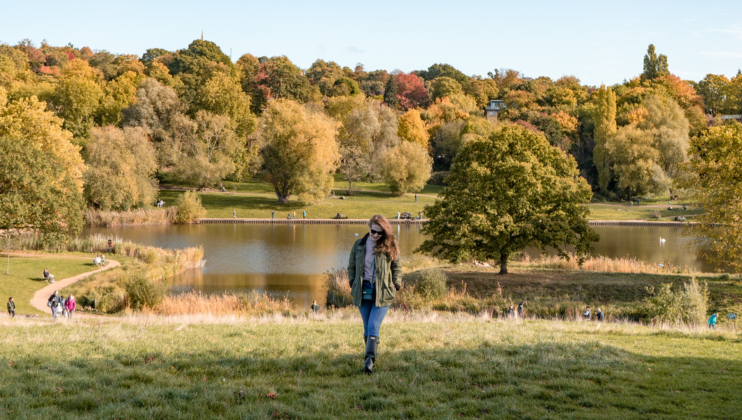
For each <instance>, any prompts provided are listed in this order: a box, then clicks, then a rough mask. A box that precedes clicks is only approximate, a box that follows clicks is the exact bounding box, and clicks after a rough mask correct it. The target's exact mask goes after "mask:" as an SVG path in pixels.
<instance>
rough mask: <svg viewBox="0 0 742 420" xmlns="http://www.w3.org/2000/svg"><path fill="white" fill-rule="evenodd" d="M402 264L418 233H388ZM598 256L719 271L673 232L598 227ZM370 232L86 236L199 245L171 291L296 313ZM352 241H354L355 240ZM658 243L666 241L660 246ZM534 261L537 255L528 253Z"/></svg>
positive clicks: (160, 231) (171, 229)
mask: <svg viewBox="0 0 742 420" xmlns="http://www.w3.org/2000/svg"><path fill="white" fill-rule="evenodd" d="M393 228H394V230H395V232H396V234H397V235H398V237H399V244H400V251H401V254H402V256H403V257H406V256H411V255H412V251H413V250H414V249H415V248H416V247H417V246H418V245H420V243H421V242H422V241H423V240H424V237H423V235H422V234H421V233H420V227H419V226H409V225H404V226H403V225H397V226H394V227H393ZM595 230H596V231H597V232H598V233H599V234H600V236H601V241H600V242H599V243H597V244H596V245H595V251H596V254H598V255H605V256H608V257H612V258H616V257H627V256H628V257H635V258H638V259H641V260H644V261H647V262H650V263H663V264H667V263H671V264H673V265H675V266H681V267H685V266H688V267H691V268H693V269H695V270H697V271H705V272H710V271H714V270H715V269H716V266H714V265H712V264H709V263H707V262H705V261H703V260H702V259H700V258H698V257H697V256H696V254H695V252H694V251H693V250H692V249H690V248H688V247H687V246H686V244H687V238H685V237H683V236H682V235H681V229H679V228H671V227H638V226H621V227H615V226H601V227H596V228H595ZM366 232H367V227H366V226H362V225H304V224H301V223H296V224H288V225H285V224H280V225H247V224H233V225H228V224H218V225H172V226H139V227H122V228H87V229H86V230H85V232H83V234H84V235H88V234H91V233H100V234H103V235H107V236H109V237H115V236H118V237H120V238H123V239H128V240H131V241H133V242H139V243H144V244H148V245H153V246H158V247H164V248H186V247H191V246H199V245H203V247H204V258H205V259H206V265H205V267H204V268H203V270H201V271H198V270H192V271H189V272H187V273H185V274H184V275H182V276H179V277H178V278H176V279H173V287H172V290H173V291H174V292H183V291H189V290H201V291H204V292H206V293H214V292H221V291H225V290H234V291H248V290H259V291H264V292H268V293H272V294H275V295H278V296H284V295H286V296H288V297H289V298H290V299H292V300H294V301H295V302H296V303H297V304H299V305H309V304H310V303H311V301H312V299H317V301H318V302H322V301H323V300H324V294H323V293H322V290H321V288H322V277H323V273H325V272H327V271H328V270H329V269H331V268H333V267H344V266H346V265H347V263H348V252H349V251H350V248H351V246H352V245H353V242H354V241H355V240H356V239H358V238H359V237H360V236H362V235H364V234H365V233H366ZM356 235H357V236H356ZM660 238H665V242H664V243H660ZM529 253H530V254H531V255H534V256H535V255H538V252H537V251H535V250H530V251H529Z"/></svg>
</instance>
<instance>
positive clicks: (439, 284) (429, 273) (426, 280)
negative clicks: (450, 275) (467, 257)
mask: <svg viewBox="0 0 742 420" xmlns="http://www.w3.org/2000/svg"><path fill="white" fill-rule="evenodd" d="M446 280H447V279H446V275H445V274H444V273H443V271H441V270H439V269H437V268H434V269H431V270H425V271H423V272H422V273H420V279H419V280H418V281H417V285H415V291H416V292H417V293H419V294H420V295H422V296H423V297H425V298H427V299H438V298H440V297H441V296H443V295H445V294H446V289H447V288H448V287H447V286H446Z"/></svg>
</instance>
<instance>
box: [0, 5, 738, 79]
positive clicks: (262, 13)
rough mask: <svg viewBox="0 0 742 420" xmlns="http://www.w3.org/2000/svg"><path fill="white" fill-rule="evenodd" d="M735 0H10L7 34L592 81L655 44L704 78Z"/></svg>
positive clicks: (0, 19)
mask: <svg viewBox="0 0 742 420" xmlns="http://www.w3.org/2000/svg"><path fill="white" fill-rule="evenodd" d="M739 5H740V3H739V2H733V1H713V2H708V1H707V2H703V1H701V2H699V1H651V0H644V1H623V2H616V1H610V2H608V1H606V2H603V1H598V0H594V1H571V2H566V1H562V2H559V1H553V0H552V1H523V2H518V1H494V0H492V1H468V2H466V1H460V2H453V1H439V0H429V1H399V0H398V1H386V0H377V1H372V2H348V1H326V0H316V1H292V0H274V1H259V2H258V1H225V0H212V1H208V0H204V1H190V0H183V1H177V2H176V1H154V0H148V1H144V0H130V1H128V2H100V1H83V0H68V1H58V0H57V1H53V2H52V1H35V2H32V3H28V2H17V1H16V2H10V1H8V0H4V1H3V2H2V3H0V42H4V43H9V44H15V43H17V42H18V41H20V40H21V39H24V38H29V39H31V40H32V41H34V42H35V44H36V45H37V46H38V44H39V43H40V41H41V40H42V39H46V40H47V41H48V42H49V43H50V44H51V45H66V44H67V43H72V44H73V45H75V46H76V47H83V46H89V47H90V48H92V49H93V50H96V49H105V50H108V51H110V52H113V53H117V54H122V53H128V54H138V55H140V56H141V54H142V53H144V51H145V50H146V49H148V48H153V47H159V48H165V49H168V50H176V49H179V48H185V47H186V46H188V44H189V43H190V42H191V41H192V40H194V39H197V38H199V37H200V36H201V30H203V31H204V38H205V39H207V40H210V41H213V42H215V43H216V44H217V45H219V46H220V47H221V48H222V50H223V51H224V52H225V53H226V54H229V53H230V48H231V49H232V58H233V60H235V61H236V60H237V59H238V58H239V57H240V55H242V54H244V53H248V52H249V53H251V54H253V55H255V56H263V55H265V56H275V55H286V56H288V57H289V59H291V60H292V61H293V62H294V63H295V64H296V65H298V66H299V67H302V68H307V67H309V66H310V65H311V64H312V62H313V61H314V60H316V59H318V58H322V59H324V60H332V61H335V62H337V63H339V64H340V65H342V66H350V67H351V68H352V67H353V66H354V65H355V64H356V63H363V64H364V65H365V68H366V70H375V69H386V70H389V71H391V70H395V69H400V70H403V71H405V72H409V71H412V70H419V69H426V68H427V67H428V66H430V65H431V64H433V63H448V64H451V65H453V66H455V67H457V68H458V69H460V70H461V71H463V72H464V73H466V74H468V75H473V74H479V75H482V76H486V74H487V72H488V71H492V70H493V69H495V68H512V69H516V70H519V71H521V72H522V73H524V74H525V75H526V76H531V77H537V76H549V77H552V78H555V79H556V78H559V77H561V76H563V75H575V76H577V77H578V78H579V79H581V80H582V81H583V83H586V84H591V85H600V84H601V83H605V84H614V83H620V82H621V81H623V80H624V79H628V78H631V77H634V76H636V75H638V74H639V73H641V71H642V58H643V56H644V54H645V53H646V50H647V46H648V45H649V44H650V43H653V44H654V45H655V46H656V48H657V51H658V53H661V54H665V55H667V56H668V61H669V65H670V71H671V72H672V73H674V74H677V75H678V76H680V77H682V78H684V79H692V80H699V79H701V78H703V76H704V75H706V74H707V73H715V74H725V75H727V76H732V75H734V74H736V72H737V69H739V68H740V67H742V10H740V7H739Z"/></svg>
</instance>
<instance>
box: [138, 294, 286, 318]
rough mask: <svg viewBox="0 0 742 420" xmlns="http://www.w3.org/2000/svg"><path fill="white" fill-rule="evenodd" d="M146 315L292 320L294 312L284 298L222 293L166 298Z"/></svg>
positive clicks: (169, 296) (146, 310)
mask: <svg viewBox="0 0 742 420" xmlns="http://www.w3.org/2000/svg"><path fill="white" fill-rule="evenodd" d="M143 313H145V314H152V315H165V316H182V315H195V314H204V315H212V316H231V315H237V316H265V315H274V314H280V315H282V316H295V315H296V310H295V309H294V308H293V307H292V305H291V302H290V301H289V300H288V299H287V298H283V299H276V298H273V297H271V296H268V295H266V294H264V293H259V292H256V291H253V292H250V293H246V294H238V293H224V294H215V295H204V294H203V293H201V292H189V293H184V294H180V295H166V296H165V297H164V298H163V300H162V303H161V304H160V305H158V306H156V307H154V308H145V309H144V310H143Z"/></svg>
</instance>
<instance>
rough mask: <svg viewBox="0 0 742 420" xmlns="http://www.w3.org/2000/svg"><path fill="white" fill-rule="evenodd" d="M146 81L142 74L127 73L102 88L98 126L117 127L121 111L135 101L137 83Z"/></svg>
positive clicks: (97, 118)
mask: <svg viewBox="0 0 742 420" xmlns="http://www.w3.org/2000/svg"><path fill="white" fill-rule="evenodd" d="M144 79H146V76H144V75H143V74H138V73H135V72H133V71H127V72H126V73H124V74H122V75H120V76H119V77H117V78H116V79H114V80H111V81H110V82H108V83H106V84H105V86H104V87H103V96H102V97H101V102H100V105H99V106H98V110H97V117H96V120H97V121H96V123H97V124H98V125H101V126H104V125H109V124H110V125H119V124H120V123H121V119H122V111H123V110H124V109H125V108H128V107H129V106H130V105H131V104H133V103H134V101H135V100H136V93H137V87H138V86H139V82H141V81H142V80H144Z"/></svg>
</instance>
